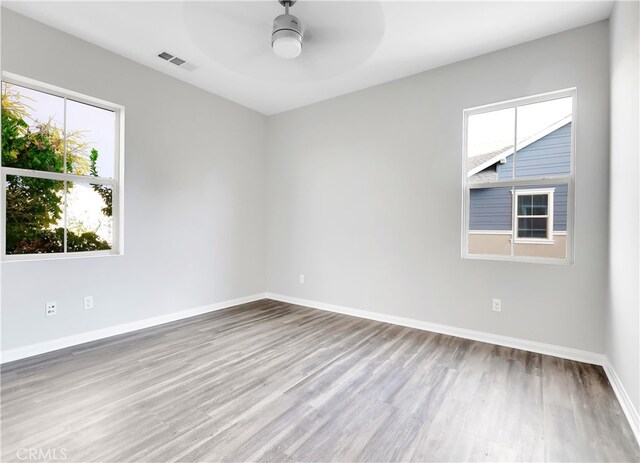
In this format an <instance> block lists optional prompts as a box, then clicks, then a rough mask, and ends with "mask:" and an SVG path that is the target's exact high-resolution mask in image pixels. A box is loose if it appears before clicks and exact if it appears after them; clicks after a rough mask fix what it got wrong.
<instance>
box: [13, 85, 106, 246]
mask: <svg viewBox="0 0 640 463" xmlns="http://www.w3.org/2000/svg"><path fill="white" fill-rule="evenodd" d="M24 100H25V99H24V97H21V95H20V94H19V93H18V92H17V91H16V90H15V89H13V88H12V87H11V86H10V85H8V84H3V85H2V121H1V122H2V165H3V166H4V167H14V168H19V169H29V170H39V171H48V172H73V173H76V174H83V175H86V174H89V175H92V176H97V169H96V163H97V160H98V156H99V153H98V151H97V150H95V149H92V150H91V153H90V155H89V156H87V155H86V152H87V151H88V144H87V143H85V142H84V141H83V140H82V133H81V132H79V131H76V132H69V133H67V134H66V137H65V134H64V133H63V131H62V130H61V129H60V128H59V127H57V126H56V125H55V123H53V121H51V120H49V121H47V122H46V123H43V122H38V121H36V122H35V123H34V124H33V125H32V126H30V125H29V123H28V122H27V119H32V118H30V117H29V113H28V110H29V107H28V106H26V104H25V102H24ZM65 150H66V166H65V165H64V164H65ZM72 187H73V184H72V183H71V182H67V188H68V190H67V191H69V190H70V189H71V188H72ZM92 187H93V189H94V190H95V191H96V192H97V193H98V194H100V196H101V197H102V199H103V201H104V203H105V207H104V208H103V209H102V212H103V214H105V215H106V216H108V217H110V216H111V213H112V206H111V202H112V197H111V189H110V188H107V187H105V186H103V185H93V186H92ZM6 198H7V202H6V252H7V254H32V253H49V252H63V251H64V228H63V227H60V226H56V225H57V224H58V223H59V222H60V219H61V218H62V217H63V213H64V204H63V200H64V182H63V181H58V180H49V179H41V178H35V177H29V176H17V175H7V183H6ZM100 249H110V245H109V243H108V242H106V241H104V240H102V239H100V237H99V236H98V235H97V234H96V233H94V232H83V233H74V232H73V231H71V230H68V229H67V250H68V251H92V250H100Z"/></svg>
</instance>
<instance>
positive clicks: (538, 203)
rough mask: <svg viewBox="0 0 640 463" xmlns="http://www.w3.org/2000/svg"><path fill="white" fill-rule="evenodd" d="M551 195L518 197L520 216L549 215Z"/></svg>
mask: <svg viewBox="0 0 640 463" xmlns="http://www.w3.org/2000/svg"><path fill="white" fill-rule="evenodd" d="M548 202H549V195H546V194H542V195H518V215H547V211H548V209H547V203H548Z"/></svg>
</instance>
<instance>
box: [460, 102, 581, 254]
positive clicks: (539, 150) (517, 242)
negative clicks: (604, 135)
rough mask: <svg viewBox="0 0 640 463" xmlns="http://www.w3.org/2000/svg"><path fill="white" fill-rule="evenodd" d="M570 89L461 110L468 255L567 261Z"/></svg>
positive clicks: (572, 129)
mask: <svg viewBox="0 0 640 463" xmlns="http://www.w3.org/2000/svg"><path fill="white" fill-rule="evenodd" d="M575 100H576V91H575V89H569V90H563V91H559V92H553V93H548V94H544V95H537V96H533V97H528V98H523V99H519V100H513V101H507V102H503V103H497V104H492V105H488V106H482V107H479V108H472V109H468V110H465V111H464V150H463V152H464V162H463V170H464V171H463V179H464V181H463V187H464V208H463V209H464V211H463V219H464V220H463V239H462V242H463V245H462V255H463V257H466V258H480V259H501V260H517V261H529V262H551V263H570V262H572V259H573V255H572V251H573V245H572V243H573V236H572V225H573V220H572V211H573V203H572V200H573V179H574V177H573V175H574V174H573V172H574V170H573V169H574V162H575V160H574V157H575V154H574V132H575V120H574V113H575V111H574V107H575Z"/></svg>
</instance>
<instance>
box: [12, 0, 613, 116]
mask: <svg viewBox="0 0 640 463" xmlns="http://www.w3.org/2000/svg"><path fill="white" fill-rule="evenodd" d="M612 3H613V2H612V1H549V2H543V1H533V2H523V1H503V2H485V1H472V2H458V1H439V2H431V1H411V2H405V1H392V0H387V1H381V2H378V1H353V2H346V1H324V2H321V1H315V0H299V1H298V3H296V4H295V5H294V6H293V8H292V9H291V13H292V14H295V15H296V16H298V18H300V20H301V21H302V24H303V28H304V33H305V41H304V46H303V52H302V55H301V56H300V57H299V58H297V59H295V60H291V61H289V60H283V59H281V58H278V57H276V56H275V55H273V53H272V52H271V48H270V35H271V25H272V21H273V18H274V17H275V16H277V15H278V14H281V13H282V12H283V8H282V7H281V6H280V5H279V4H278V3H277V1H276V0H264V1H241V0H235V1H225V2H221V1H192V2H175V1H159V2H155V1H154V2H151V1H142V2H131V1H110V2H93V1H84V2H78V1H71V2H54V1H44V2H32V1H21V2H15V1H14V2H11V1H4V2H3V6H5V7H7V8H9V9H11V10H13V11H16V12H18V13H21V14H23V15H26V16H29V17H31V18H33V19H36V20H38V21H41V22H43V23H45V24H49V25H51V26H52V27H55V28H57V29H60V30H63V31H65V32H67V33H69V34H72V35H75V36H77V37H80V38H82V39H84V40H87V41H89V42H92V43H94V44H96V45H99V46H101V47H104V48H106V49H108V50H111V51H113V52H115V53H118V54H120V55H122V56H125V57H127V58H130V59H132V60H135V61H137V62H140V63H142V64H145V65H147V66H149V67H151V68H154V69H156V70H158V71H160V72H163V73H165V74H169V75H171V76H174V77H175V78H177V79H180V80H183V81H185V82H189V83H190V84H193V85H195V86H198V87H201V88H203V89H205V90H208V91H210V92H212V93H215V94H217V95H220V96H223V97H225V98H228V99H230V100H232V101H235V102H237V103H240V104H242V105H244V106H247V107H250V108H253V109H255V110H257V111H260V112H262V113H264V114H276V113H279V112H282V111H286V110H289V109H293V108H297V107H300V106H304V105H307V104H311V103H315V102H317V101H322V100H325V99H328V98H332V97H335V96H338V95H342V94H345V93H349V92H353V91H356V90H360V89H363V88H366V87H370V86H373V85H377V84H380V83H383V82H388V81H390V80H394V79H398V78H400V77H404V76H407V75H411V74H415V73H417V72H421V71H425V70H427V69H432V68H435V67H438V66H442V65H444V64H448V63H452V62H455V61H460V60H463V59H466V58H470V57H473V56H477V55H481V54H483V53H487V52H490V51H494V50H498V49H501V48H505V47H508V46H511V45H516V44H518V43H522V42H526V41H529V40H533V39H536V38H539V37H544V36H547V35H550V34H553V33H556V32H560V31H564V30H567V29H571V28H574V27H578V26H581V25H585V24H589V23H592V22H595V21H598V20H601V19H605V18H607V17H609V14H610V12H611V7H612ZM161 51H168V52H169V53H171V54H173V55H175V56H179V57H180V58H182V59H186V60H187V61H188V62H189V63H190V64H191V65H193V66H194V67H195V69H193V70H186V69H183V68H179V67H177V66H175V65H173V64H171V63H168V62H166V61H163V60H161V59H160V58H158V57H157V55H158V53H160V52H161Z"/></svg>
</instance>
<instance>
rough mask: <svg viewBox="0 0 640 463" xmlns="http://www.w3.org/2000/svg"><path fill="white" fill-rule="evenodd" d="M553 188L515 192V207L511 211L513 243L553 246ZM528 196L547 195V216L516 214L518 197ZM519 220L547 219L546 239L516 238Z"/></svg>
mask: <svg viewBox="0 0 640 463" xmlns="http://www.w3.org/2000/svg"><path fill="white" fill-rule="evenodd" d="M555 190H556V189H555V188H538V189H524V190H523V189H520V190H516V201H515V204H516V207H515V208H514V209H513V219H512V220H513V228H514V229H515V233H514V234H513V236H514V242H515V243H519V244H553V243H554V242H555V241H554V239H553V193H554V192H555ZM530 195H547V214H546V215H519V214H518V207H517V205H518V196H530ZM521 218H545V219H547V237H546V238H519V237H518V232H519V230H518V219H521Z"/></svg>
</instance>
